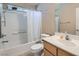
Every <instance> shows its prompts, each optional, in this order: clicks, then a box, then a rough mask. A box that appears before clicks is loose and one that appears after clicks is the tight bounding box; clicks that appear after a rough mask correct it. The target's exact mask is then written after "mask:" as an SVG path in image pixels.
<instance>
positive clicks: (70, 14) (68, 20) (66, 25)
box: [60, 4, 79, 34]
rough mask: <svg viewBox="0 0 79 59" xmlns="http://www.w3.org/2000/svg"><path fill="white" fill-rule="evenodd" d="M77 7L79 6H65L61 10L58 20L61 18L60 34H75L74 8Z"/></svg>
mask: <svg viewBox="0 0 79 59" xmlns="http://www.w3.org/2000/svg"><path fill="white" fill-rule="evenodd" d="M77 7H79V4H65V6H64V7H63V9H62V12H61V15H60V18H61V26H60V30H61V32H65V31H67V32H68V33H71V34H75V31H76V30H75V25H76V22H75V21H76V8H77Z"/></svg>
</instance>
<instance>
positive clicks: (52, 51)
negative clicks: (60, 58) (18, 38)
mask: <svg viewBox="0 0 79 59" xmlns="http://www.w3.org/2000/svg"><path fill="white" fill-rule="evenodd" d="M44 48H45V49H47V50H48V51H49V52H50V53H51V54H53V55H56V54H57V52H56V50H57V48H56V47H55V46H53V45H51V44H50V43H47V42H45V41H44Z"/></svg>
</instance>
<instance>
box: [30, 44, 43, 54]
mask: <svg viewBox="0 0 79 59" xmlns="http://www.w3.org/2000/svg"><path fill="white" fill-rule="evenodd" d="M42 50H43V44H42V43H38V44H34V45H33V46H31V51H32V53H33V54H34V55H35V56H40V55H41V54H42Z"/></svg>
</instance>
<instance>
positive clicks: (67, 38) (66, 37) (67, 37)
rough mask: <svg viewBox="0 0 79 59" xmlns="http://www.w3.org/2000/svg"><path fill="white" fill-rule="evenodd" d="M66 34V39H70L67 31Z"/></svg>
mask: <svg viewBox="0 0 79 59" xmlns="http://www.w3.org/2000/svg"><path fill="white" fill-rule="evenodd" d="M65 35H66V36H65V39H66V40H69V36H68V34H67V32H65Z"/></svg>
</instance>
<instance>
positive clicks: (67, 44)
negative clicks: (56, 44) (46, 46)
mask: <svg viewBox="0 0 79 59" xmlns="http://www.w3.org/2000/svg"><path fill="white" fill-rule="evenodd" d="M60 42H61V43H62V44H64V45H65V46H70V47H74V46H77V45H76V44H75V43H74V42H72V41H67V40H64V41H60Z"/></svg>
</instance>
